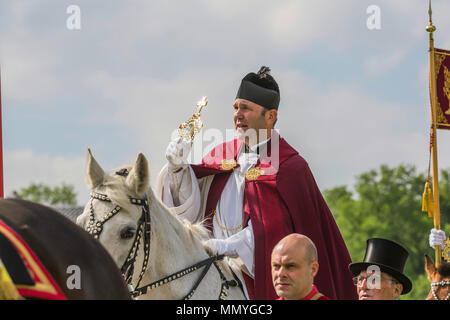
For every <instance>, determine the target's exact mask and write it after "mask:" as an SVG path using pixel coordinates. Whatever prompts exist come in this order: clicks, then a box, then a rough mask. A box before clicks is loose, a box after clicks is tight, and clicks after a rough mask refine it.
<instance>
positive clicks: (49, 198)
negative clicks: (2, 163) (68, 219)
mask: <svg viewBox="0 0 450 320" xmlns="http://www.w3.org/2000/svg"><path fill="white" fill-rule="evenodd" d="M15 196H16V197H18V198H21V199H24V200H29V201H33V202H37V203H41V204H45V205H52V206H54V205H69V206H74V205H76V204H77V201H76V198H77V195H76V193H75V191H74V187H73V186H72V185H67V184H65V183H62V185H61V186H55V187H50V186H48V185H45V184H43V183H33V184H31V185H30V186H28V187H25V188H21V189H20V190H19V191H17V192H15Z"/></svg>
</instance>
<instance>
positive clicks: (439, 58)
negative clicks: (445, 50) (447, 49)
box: [434, 52, 446, 79]
mask: <svg viewBox="0 0 450 320" xmlns="http://www.w3.org/2000/svg"><path fill="white" fill-rule="evenodd" d="M434 58H435V64H434V67H435V72H434V74H435V77H436V79H437V78H438V75H439V71H440V70H441V66H442V62H444V60H445V58H446V56H445V55H444V54H441V53H438V52H437V53H436V54H435V55H434Z"/></svg>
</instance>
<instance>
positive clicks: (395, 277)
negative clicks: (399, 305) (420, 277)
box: [349, 238, 412, 300]
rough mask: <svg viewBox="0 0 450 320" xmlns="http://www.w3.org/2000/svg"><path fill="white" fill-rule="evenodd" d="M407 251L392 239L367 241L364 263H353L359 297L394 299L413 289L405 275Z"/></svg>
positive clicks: (351, 269)
mask: <svg viewBox="0 0 450 320" xmlns="http://www.w3.org/2000/svg"><path fill="white" fill-rule="evenodd" d="M407 259H408V251H406V249H405V248H403V247H402V246H401V245H399V244H398V243H395V242H393V241H390V240H386V239H380V238H373V239H369V240H367V246H366V254H365V256H364V261H363V262H356V263H351V264H350V265H349V269H350V271H351V272H352V273H353V275H354V276H355V277H354V278H353V283H354V284H355V285H356V287H357V293H358V297H359V300H395V299H397V298H398V297H399V296H400V295H402V294H407V293H408V292H410V291H411V289H412V283H411V280H409V279H408V277H407V276H405V275H404V274H403V269H404V267H405V264H406V260H407Z"/></svg>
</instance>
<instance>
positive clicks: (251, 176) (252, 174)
mask: <svg viewBox="0 0 450 320" xmlns="http://www.w3.org/2000/svg"><path fill="white" fill-rule="evenodd" d="M263 173H264V171H263V170H261V169H260V168H251V169H248V171H247V173H246V174H245V177H246V178H247V179H248V180H256V179H258V178H259V176H260V175H262V174H263Z"/></svg>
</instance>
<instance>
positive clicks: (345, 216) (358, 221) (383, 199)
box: [324, 165, 450, 299]
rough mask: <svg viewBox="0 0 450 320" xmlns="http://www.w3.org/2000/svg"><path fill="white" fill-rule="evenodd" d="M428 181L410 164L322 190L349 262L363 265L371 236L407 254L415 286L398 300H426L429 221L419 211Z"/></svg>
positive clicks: (445, 191)
mask: <svg viewBox="0 0 450 320" xmlns="http://www.w3.org/2000/svg"><path fill="white" fill-rule="evenodd" d="M425 180H426V177H425V175H424V174H422V173H417V172H416V168H415V167H414V166H412V165H399V166H398V167H395V168H389V167H388V166H387V165H382V166H380V168H379V169H378V170H370V171H368V172H365V173H362V174H361V175H359V176H358V177H357V179H356V183H355V186H354V191H351V190H349V188H348V187H347V186H338V187H335V188H332V189H328V190H325V191H324V196H325V199H326V201H327V203H328V205H329V207H330V209H331V211H332V212H333V214H334V216H335V219H336V223H337V224H338V226H339V228H340V230H341V233H342V236H343V237H344V240H345V242H346V244H347V248H348V250H349V252H350V255H351V257H352V260H353V261H362V259H363V258H364V253H365V249H366V241H367V239H369V238H376V237H380V238H386V239H389V240H392V241H395V242H397V243H399V244H401V245H403V246H404V247H405V248H407V250H408V251H409V258H408V262H407V264H406V267H405V274H406V275H408V277H409V278H410V279H411V281H412V282H413V290H412V292H411V293H409V294H408V295H406V296H405V297H402V299H424V298H425V296H426V294H427V293H428V290H429V288H430V287H429V283H428V281H427V279H426V277H425V276H424V272H425V271H424V254H425V253H427V254H428V255H430V256H431V257H433V258H434V250H432V249H431V248H430V247H429V245H428V236H429V232H430V229H431V228H432V227H433V220H432V219H430V218H428V216H427V213H424V212H422V194H423V190H424V185H425ZM439 191H440V205H441V228H442V229H444V230H445V231H446V233H447V234H449V231H450V224H448V223H447V224H444V222H446V221H448V218H447V217H448V214H449V212H450V171H448V170H442V171H441V176H440V180H439Z"/></svg>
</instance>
